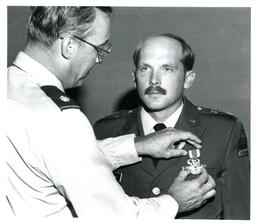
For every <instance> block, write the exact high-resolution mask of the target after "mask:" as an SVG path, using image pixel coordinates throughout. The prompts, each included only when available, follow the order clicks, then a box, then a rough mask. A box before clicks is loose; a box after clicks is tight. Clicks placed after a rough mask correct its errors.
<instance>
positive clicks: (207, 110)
mask: <svg viewBox="0 0 256 223" xmlns="http://www.w3.org/2000/svg"><path fill="white" fill-rule="evenodd" d="M197 110H198V111H200V112H201V113H204V114H209V115H211V114H212V115H223V116H226V117H229V118H232V119H237V118H236V117H235V116H234V115H233V114H232V113H228V112H223V111H221V110H218V109H211V108H203V107H199V106H198V107H197Z"/></svg>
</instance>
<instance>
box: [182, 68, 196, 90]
mask: <svg viewBox="0 0 256 223" xmlns="http://www.w3.org/2000/svg"><path fill="white" fill-rule="evenodd" d="M195 78H196V73H195V72H194V71H192V70H190V71H187V72H186V73H185V81H184V88H185V89H188V88H190V87H191V86H192V84H193V82H194V80H195Z"/></svg>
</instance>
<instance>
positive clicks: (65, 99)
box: [41, 85, 79, 111]
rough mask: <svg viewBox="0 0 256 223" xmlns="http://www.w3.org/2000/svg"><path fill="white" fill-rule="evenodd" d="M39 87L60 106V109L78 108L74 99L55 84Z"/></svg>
mask: <svg viewBox="0 0 256 223" xmlns="http://www.w3.org/2000/svg"><path fill="white" fill-rule="evenodd" d="M41 89H42V90H43V91H44V93H45V94H46V95H47V96H48V97H49V98H51V99H52V101H53V102H54V103H55V104H56V105H57V106H58V107H59V108H60V110H61V111H63V110H65V109H71V108H73V109H79V106H78V105H77V104H76V102H75V101H74V100H72V99H71V98H70V97H69V96H67V95H66V94H65V93H64V92H62V91H61V90H60V89H59V88H57V87H55V86H50V85H47V86H42V87H41Z"/></svg>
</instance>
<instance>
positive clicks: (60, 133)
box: [37, 111, 178, 222]
mask: <svg viewBox="0 0 256 223" xmlns="http://www.w3.org/2000/svg"><path fill="white" fill-rule="evenodd" d="M65 112H66V115H65V116H64V119H63V118H62V119H61V120H59V121H58V120H57V119H58V118H57V117H56V118H54V117H51V119H52V118H53V120H50V122H49V123H54V125H51V128H49V126H48V128H47V130H48V131H44V130H42V131H43V132H44V135H43V137H44V140H43V141H42V143H43V144H41V145H40V146H42V147H43V148H42V155H43V158H44V163H45V165H46V168H47V170H48V172H49V176H50V177H51V179H52V181H53V182H54V184H55V186H56V187H57V188H58V190H59V192H60V193H61V194H62V195H63V196H64V197H65V198H67V199H68V200H70V201H71V203H72V205H73V208H74V210H75V212H76V214H77V216H78V217H83V218H86V219H88V218H89V217H93V219H94V220H95V222H97V220H98V219H97V218H98V217H102V216H108V220H110V219H115V218H122V219H124V220H126V219H131V220H132V219H133V220H134V219H146V218H148V217H152V218H155V219H158V218H159V219H161V220H162V221H161V222H169V220H170V219H172V218H174V217H175V215H176V213H177V211H178V205H177V203H176V201H175V200H174V199H173V198H172V197H171V196H169V195H162V196H159V197H157V198H150V199H139V198H136V197H129V196H128V195H126V194H125V193H124V191H123V189H122V187H121V186H120V185H119V184H118V183H117V182H116V180H115V177H114V175H113V173H112V166H111V164H110V163H109V161H108V160H107V159H106V157H105V156H104V154H103V153H102V152H101V150H100V149H98V143H97V141H96V139H95V135H94V133H93V130H92V127H91V125H90V123H89V121H88V120H87V118H86V117H85V116H82V117H83V118H81V117H77V116H76V117H74V115H72V113H71V112H70V114H68V113H69V112H68V111H65ZM63 113H64V112H63ZM48 121H49V120H48ZM37 124H38V123H37ZM43 125H44V124H43V123H42V124H41V126H40V127H41V129H42V128H43ZM64 126H65V127H64Z"/></svg>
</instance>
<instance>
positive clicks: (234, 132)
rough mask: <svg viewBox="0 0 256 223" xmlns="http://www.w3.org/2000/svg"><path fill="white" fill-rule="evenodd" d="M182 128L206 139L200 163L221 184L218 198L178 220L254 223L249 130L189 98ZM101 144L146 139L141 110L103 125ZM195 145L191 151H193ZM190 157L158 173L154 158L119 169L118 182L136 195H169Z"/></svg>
mask: <svg viewBox="0 0 256 223" xmlns="http://www.w3.org/2000/svg"><path fill="white" fill-rule="evenodd" d="M175 128H176V129H181V130H186V131H190V132H192V133H194V134H195V135H197V136H198V137H199V138H200V139H201V140H202V148H201V150H200V151H201V152H200V153H201V155H200V160H201V163H202V164H205V165H206V169H207V171H208V173H209V174H210V175H211V176H212V177H213V178H214V180H215V182H216V195H215V197H214V198H212V199H209V200H208V201H207V202H206V203H205V204H204V205H203V206H201V207H200V208H198V209H196V210H193V211H190V212H186V213H181V214H178V215H177V216H176V218H188V219H249V218H250V216H249V215H250V207H249V206H250V173H249V172H250V171H249V170H250V167H249V155H248V148H247V140H246V135H245V132H244V128H243V125H242V124H241V122H240V121H239V120H238V119H237V118H236V117H235V116H233V115H231V114H228V113H224V112H221V111H218V110H214V109H209V108H203V107H198V106H195V105H193V104H192V103H191V102H190V101H189V100H187V99H186V98H184V107H183V110H182V112H181V115H180V117H179V119H178V121H177V123H176V125H175ZM94 131H95V134H96V137H97V138H98V139H103V138H106V137H113V136H119V135H123V134H127V133H135V134H136V135H137V136H143V135H144V133H143V128H142V122H141V118H140V108H137V109H134V110H129V111H120V112H117V113H114V114H113V115H111V116H108V117H105V118H103V119H101V120H99V121H97V122H96V123H95V125H94ZM189 148H190V147H189V145H188V144H187V145H186V146H185V149H189ZM187 160H188V156H183V157H178V158H171V159H160V160H159V163H158V165H157V167H156V168H155V167H154V165H153V162H152V159H151V158H150V157H147V156H144V157H143V159H142V162H140V163H136V164H133V165H129V166H125V167H122V168H119V169H118V170H117V171H116V172H115V175H116V178H117V180H118V181H119V183H120V185H121V186H122V187H123V189H124V190H125V192H126V193H127V194H128V195H131V196H138V197H140V198H147V197H152V196H158V195H160V194H165V193H167V191H168V189H169V187H170V186H171V184H172V182H173V180H174V179H175V177H176V176H177V174H178V173H179V171H180V170H181V168H182V167H183V166H186V165H187Z"/></svg>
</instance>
